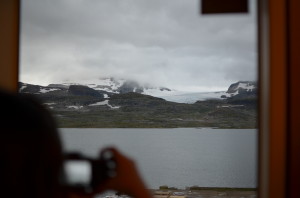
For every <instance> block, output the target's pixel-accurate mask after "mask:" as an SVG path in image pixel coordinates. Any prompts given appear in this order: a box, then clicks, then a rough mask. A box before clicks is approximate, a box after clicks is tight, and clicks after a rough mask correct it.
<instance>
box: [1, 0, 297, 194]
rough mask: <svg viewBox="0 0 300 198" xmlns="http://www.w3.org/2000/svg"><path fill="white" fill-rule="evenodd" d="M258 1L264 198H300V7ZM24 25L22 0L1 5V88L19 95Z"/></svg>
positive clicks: (283, 0)
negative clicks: (21, 28) (20, 43)
mask: <svg viewBox="0 0 300 198" xmlns="http://www.w3.org/2000/svg"><path fill="white" fill-rule="evenodd" d="M257 1H258V27H259V28H258V35H259V40H258V42H259V45H258V52H259V60H258V65H259V87H260V92H259V104H260V105H259V129H260V135H259V160H258V163H259V164H258V165H259V173H258V174H259V179H258V180H259V181H258V186H259V197H261V198H277V197H278V198H286V197H300V196H299V190H298V189H297V187H298V186H299V179H297V178H300V175H299V168H298V167H300V163H299V158H298V157H297V154H299V153H300V148H299V147H300V146H299V141H297V140H300V137H299V136H300V134H299V131H300V126H299V124H297V123H298V122H297V121H298V120H299V114H300V113H299V112H300V108H299V105H298V102H297V101H300V96H299V93H298V92H299V91H298V90H297V88H299V87H300V80H299V79H300V78H299V76H298V75H297V74H300V72H299V68H298V67H297V66H298V65H300V64H299V62H300V58H299V56H298V57H297V52H299V51H300V47H299V46H300V45H299V36H297V35H300V32H299V23H297V18H298V19H299V18H300V16H299V13H300V6H299V1H297V0H272V1H271V0H269V1H268V0H257ZM19 19H20V0H3V1H1V3H0V43H1V45H0V87H1V88H2V89H6V90H9V91H11V92H17V90H18V63H19V32H20V28H19V27H20V26H19V22H20V20H19ZM297 33H298V34H297ZM295 108H296V109H295ZM297 132H298V133H297Z"/></svg>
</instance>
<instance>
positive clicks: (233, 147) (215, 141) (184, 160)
mask: <svg viewBox="0 0 300 198" xmlns="http://www.w3.org/2000/svg"><path fill="white" fill-rule="evenodd" d="M257 133H258V130H256V129H209V128H199V129H198V128H176V129H136V128H135V129H120V128H112V129H82V128H77V129H72V128H71V129H65V128H64V129H60V134H61V137H62V140H63V143H64V150H65V151H67V152H68V151H80V152H82V153H84V154H86V155H88V156H97V155H98V153H99V149H100V148H103V147H106V146H112V145H113V146H115V147H117V148H119V149H120V150H121V151H122V152H123V153H124V154H126V155H127V156H129V157H131V158H133V159H134V160H136V162H137V166H138V167H139V170H140V172H141V174H142V176H143V178H144V180H145V181H146V184H147V185H148V188H152V189H156V188H159V186H162V185H168V186H169V187H171V186H172V187H177V188H185V187H188V186H201V187H243V188H244V187H247V188H248V187H250V188H254V187H257V158H258V156H257V146H258V142H257Z"/></svg>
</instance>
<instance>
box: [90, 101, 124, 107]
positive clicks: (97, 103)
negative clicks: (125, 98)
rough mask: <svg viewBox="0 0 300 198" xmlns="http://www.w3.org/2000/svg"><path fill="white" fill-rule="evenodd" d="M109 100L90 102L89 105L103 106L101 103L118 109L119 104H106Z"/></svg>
mask: <svg viewBox="0 0 300 198" xmlns="http://www.w3.org/2000/svg"><path fill="white" fill-rule="evenodd" d="M108 102H109V100H104V101H101V102H96V103H94V104H90V105H89V106H90V107H92V106H103V105H106V106H108V107H110V108H111V109H119V108H120V107H119V106H112V105H110V104H108Z"/></svg>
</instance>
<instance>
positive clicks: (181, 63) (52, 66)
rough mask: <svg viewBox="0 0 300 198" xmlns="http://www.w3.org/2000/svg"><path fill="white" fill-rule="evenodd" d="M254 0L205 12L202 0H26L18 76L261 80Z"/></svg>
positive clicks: (30, 79)
mask: <svg viewBox="0 0 300 198" xmlns="http://www.w3.org/2000/svg"><path fill="white" fill-rule="evenodd" d="M254 1H255V0H250V2H251V3H250V4H251V5H250V14H230V15H228V14H227V15H200V14H199V13H200V11H199V6H200V5H199V4H200V0H23V1H22V18H21V19H22V25H21V59H20V66H21V70H20V81H22V82H26V83H33V84H40V85H47V84H49V83H61V82H80V81H81V80H87V79H98V78H103V77H116V78H125V79H133V80H138V81H141V82H144V83H150V84H153V85H158V86H166V87H169V88H174V89H178V90H190V91H218V90H226V89H227V88H228V86H229V85H230V84H231V83H234V82H237V81H239V80H256V78H257V50H256V45H257V37H256V14H255V12H256V10H255V5H254V3H255V2H254Z"/></svg>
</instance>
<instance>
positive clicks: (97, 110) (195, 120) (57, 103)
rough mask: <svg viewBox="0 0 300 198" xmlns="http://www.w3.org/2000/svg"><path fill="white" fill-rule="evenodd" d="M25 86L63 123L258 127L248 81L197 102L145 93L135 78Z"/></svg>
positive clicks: (23, 86)
mask: <svg viewBox="0 0 300 198" xmlns="http://www.w3.org/2000/svg"><path fill="white" fill-rule="evenodd" d="M245 84H246V85H245ZM19 86H20V92H21V93H23V94H31V95H35V96H36V97H38V98H39V99H40V100H41V101H42V102H43V103H44V104H45V106H46V107H47V108H49V109H50V110H51V111H52V112H53V114H54V115H55V117H56V119H57V121H58V123H59V127H75V128H78V127H93V128H103V127H110V128H118V127H133V128H134V127H138V128H151V127H168V128H172V127H219V128H256V117H257V113H256V108H257V105H256V91H255V90H256V89H257V88H256V87H254V85H251V84H250V83H249V84H247V83H245V82H238V83H235V84H233V85H231V86H230V87H229V89H228V91H227V92H229V93H227V94H232V95H231V96H226V98H223V99H213V100H205V101H198V102H196V103H193V104H185V103H176V102H171V101H166V100H165V99H162V98H159V97H154V96H150V95H145V94H142V92H141V90H142V87H138V86H137V84H134V83H133V84H132V83H123V84H122V85H120V86H119V87H116V86H115V87H114V88H115V89H114V90H112V91H111V90H108V88H105V89H104V88H103V86H102V88H101V89H100V88H99V85H97V86H95V85H91V84H90V86H84V85H78V84H68V85H67V84H52V85H49V86H39V85H30V84H25V83H20V84H19ZM92 87H93V88H92ZM97 87H98V88H97ZM133 87H134V89H133V90H131V89H132V88H133ZM163 91H168V90H163Z"/></svg>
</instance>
